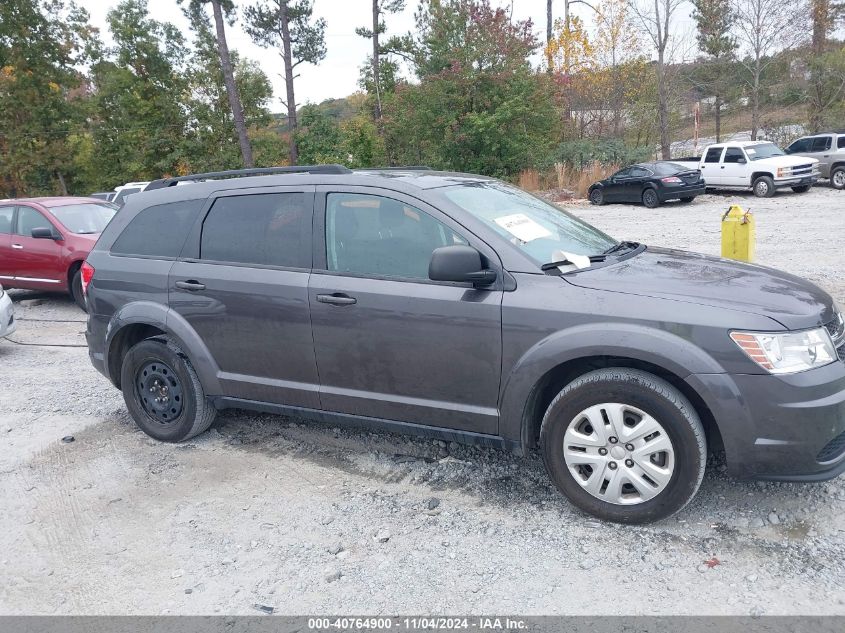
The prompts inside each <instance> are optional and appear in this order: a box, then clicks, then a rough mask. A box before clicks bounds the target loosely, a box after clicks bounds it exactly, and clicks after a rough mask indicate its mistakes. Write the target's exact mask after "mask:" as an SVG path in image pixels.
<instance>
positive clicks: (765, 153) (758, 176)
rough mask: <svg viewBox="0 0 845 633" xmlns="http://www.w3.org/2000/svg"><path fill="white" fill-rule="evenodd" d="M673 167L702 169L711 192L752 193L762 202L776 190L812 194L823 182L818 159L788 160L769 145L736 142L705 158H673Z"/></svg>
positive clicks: (717, 147)
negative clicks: (818, 181)
mask: <svg viewBox="0 0 845 633" xmlns="http://www.w3.org/2000/svg"><path fill="white" fill-rule="evenodd" d="M671 162H672V163H675V164H678V165H683V166H685V167H687V168H688V169H693V168H695V169H700V170H701V177H702V178H704V182H705V183H706V185H707V188H708V189H751V190H752V191H753V192H754V195H755V196H757V197H758V198H769V197H771V196H773V195H775V190H776V189H784V188H787V187H789V188H791V189H792V190H793V191H794V192H796V193H804V192H805V191H809V190H810V187H811V186H812V185H813V183H815V182H816V181H817V180H818V179H819V170H818V161H817V160H816V159H815V158H805V157H802V156H787V155H786V153H785V152H784V151H783V150H782V149H781V148H780V147H778V146H777V145H775V144H774V143H769V142H768V141H732V142H730V143H717V144H715V145H708V146H707V147H706V148H705V149H704V153H703V154H702V155H701V158H696V157H695V156H692V157H686V158H677V159H675V158H673V159H672V161H671Z"/></svg>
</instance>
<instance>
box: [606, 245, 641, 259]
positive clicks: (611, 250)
mask: <svg viewBox="0 0 845 633" xmlns="http://www.w3.org/2000/svg"><path fill="white" fill-rule="evenodd" d="M639 245H640V244H639V242H619V243H618V244H616V245H615V246H611V247H610V248H608V249H607V250H606V251H605V252H604V253H602V255H603V256H604V255H612V254H613V253H618V252H619V251H622V250H633V249H635V248H637V246H639Z"/></svg>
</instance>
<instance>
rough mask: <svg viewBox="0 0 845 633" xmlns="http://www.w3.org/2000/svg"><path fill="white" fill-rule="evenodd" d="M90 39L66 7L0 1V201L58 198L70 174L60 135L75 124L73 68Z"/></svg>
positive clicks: (78, 117)
mask: <svg viewBox="0 0 845 633" xmlns="http://www.w3.org/2000/svg"><path fill="white" fill-rule="evenodd" d="M93 38H94V35H93V33H92V30H91V28H90V27H89V26H88V15H87V13H85V12H84V11H82V10H80V9H78V8H77V7H76V6H75V5H73V4H72V3H65V2H62V1H61V0H45V1H43V2H41V1H39V0H3V2H0V113H1V114H0V162H2V165H3V169H2V172H0V197H6V196H9V195H12V196H15V195H18V196H22V195H29V194H33V193H61V192H62V185H61V182H62V180H63V179H65V178H66V177H67V176H68V172H69V171H71V170H72V169H73V158H72V154H71V148H70V144H69V143H68V136H69V134H70V130H71V129H73V128H74V126H78V125H80V123H81V121H82V120H83V111H82V109H81V107H80V104H79V100H80V98H81V97H82V96H83V94H84V92H85V88H84V86H83V77H82V76H81V74H80V73H79V72H78V71H77V70H76V66H77V65H79V64H82V63H84V62H85V61H86V60H87V54H88V52H90V51H91V50H92V49H93V48H95V45H94V43H93Z"/></svg>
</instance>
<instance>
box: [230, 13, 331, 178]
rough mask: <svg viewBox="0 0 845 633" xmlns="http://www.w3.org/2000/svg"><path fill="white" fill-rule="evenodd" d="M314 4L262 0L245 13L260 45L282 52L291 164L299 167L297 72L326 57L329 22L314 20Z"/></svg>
mask: <svg viewBox="0 0 845 633" xmlns="http://www.w3.org/2000/svg"><path fill="white" fill-rule="evenodd" d="M313 12H314V0H294V1H293V2H291V1H290V0H261V1H260V2H259V3H258V4H255V5H252V6H249V7H247V8H246V9H245V10H244V19H245V22H246V31H247V33H248V34H249V35H250V37H252V39H253V40H254V41H255V43H256V44H258V45H259V46H263V47H265V48H276V49H280V51H281V56H282V62H283V65H284V75H285V97H286V98H285V100H284V102H283V104H284V106H285V108H286V109H287V112H288V117H287V118H288V124H287V129H288V132H289V134H290V153H289V156H290V163H291V165H295V164H296V163H297V145H296V133H295V132H296V127H297V121H296V106H297V104H296V93H295V90H294V80H295V79H296V77H297V76H298V75H295V74H294V72H295V71H296V68H297V67H298V66H299V65H300V64H304V63H309V64H318V63H319V62H320V61H322V60H323V59H324V58H325V57H326V41H325V33H326V20H325V19H323V18H320V19H318V20H312V14H313Z"/></svg>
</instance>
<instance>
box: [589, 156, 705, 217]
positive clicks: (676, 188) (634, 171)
mask: <svg viewBox="0 0 845 633" xmlns="http://www.w3.org/2000/svg"><path fill="white" fill-rule="evenodd" d="M703 193H704V181H703V180H702V179H701V172H700V171H699V170H698V169H690V168H689V167H685V166H683V165H676V164H675V163H672V162H654V163H637V164H636V165H631V166H630V167H626V168H625V169H621V170H619V171H617V172H616V173H615V174H613V175H612V176H611V177H610V178H605V179H604V180H599V181H598V182H596V183H594V184H592V185H590V189H589V190H588V197H589V198H590V202H592V203H593V204H605V203H608V202H634V203H642V204H644V205H645V206H647V207H648V208H650V209H653V208H655V207H658V206H660V205H661V204H662V203H663V202H667V201H668V200H680V201H681V202H692V201H693V200H695V197H696V196H700V195H701V194H703Z"/></svg>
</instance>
